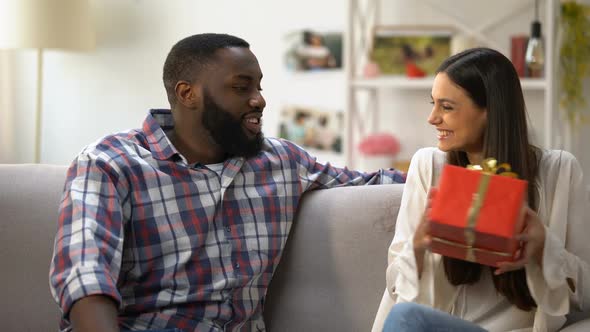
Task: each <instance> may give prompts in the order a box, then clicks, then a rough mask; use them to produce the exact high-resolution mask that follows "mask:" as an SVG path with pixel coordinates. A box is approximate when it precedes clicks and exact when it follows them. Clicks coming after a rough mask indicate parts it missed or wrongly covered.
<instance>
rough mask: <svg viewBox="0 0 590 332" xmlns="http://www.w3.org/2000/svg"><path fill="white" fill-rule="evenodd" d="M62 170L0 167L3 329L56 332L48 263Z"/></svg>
mask: <svg viewBox="0 0 590 332" xmlns="http://www.w3.org/2000/svg"><path fill="white" fill-rule="evenodd" d="M65 176H66V167H65V166H49V165H0V188H2V189H1V190H0V215H1V220H0V246H1V250H0V262H2V273H0V285H2V296H0V312H1V313H2V321H1V323H0V325H1V326H2V330H3V331H56V330H57V328H58V321H59V317H60V313H59V309H58V306H57V305H56V304H55V302H54V301H53V299H52V297H51V294H50V292H49V263H50V259H51V255H52V252H53V240H54V237H55V232H56V229H57V209H58V205H59V201H60V197H61V194H62V189H63V185H64V181H65Z"/></svg>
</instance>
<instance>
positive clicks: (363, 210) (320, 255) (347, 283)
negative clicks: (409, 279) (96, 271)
mask: <svg viewBox="0 0 590 332" xmlns="http://www.w3.org/2000/svg"><path fill="white" fill-rule="evenodd" d="M66 170H67V167H66V166H51V165H1V164H0V266H2V273H0V285H1V287H2V296H1V297H0V326H2V331H8V332H12V331H15V332H16V331H18V332H29V331H31V332H33V331H35V332H37V331H56V330H57V326H58V321H59V317H60V313H59V310H58V307H57V305H56V304H55V302H54V301H53V299H52V297H51V294H50V292H49V280H48V274H49V264H50V259H51V255H52V250H53V241H54V237H55V233H56V229H57V208H58V205H59V202H60V199H61V195H62V191H63V185H64V181H65V176H66ZM402 188H403V186H402V185H388V186H365V187H354V188H336V189H330V190H320V191H316V192H312V193H309V194H307V195H305V197H304V199H303V201H302V203H301V205H300V209H299V212H298V215H297V219H296V221H295V223H294V224H295V226H294V228H293V233H292V234H291V236H290V237H289V241H288V244H287V249H286V251H285V254H284V256H283V259H282V262H281V264H280V265H279V268H278V271H277V273H276V274H275V277H274V278H273V281H272V283H271V289H270V290H269V294H268V300H267V303H266V306H265V307H266V312H265V317H266V320H267V322H268V324H269V328H270V330H271V331H330V330H331V331H368V330H369V329H370V327H371V324H372V321H373V318H374V315H375V312H376V310H377V307H378V305H379V300H380V298H381V294H382V293H383V287H384V285H385V277H384V271H385V267H386V249H387V246H388V245H389V242H390V241H391V239H392V238H393V231H394V229H393V228H394V222H395V216H396V215H397V211H398V208H399V201H400V197H401V192H402ZM336 318H337V319H338V321H334V320H335V319H336ZM324 327H326V328H324ZM328 327H329V328H328Z"/></svg>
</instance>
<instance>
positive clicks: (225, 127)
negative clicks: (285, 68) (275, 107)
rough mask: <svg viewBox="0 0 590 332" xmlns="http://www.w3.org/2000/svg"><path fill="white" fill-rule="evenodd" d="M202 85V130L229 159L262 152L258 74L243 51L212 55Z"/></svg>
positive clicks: (261, 100) (254, 62)
mask: <svg viewBox="0 0 590 332" xmlns="http://www.w3.org/2000/svg"><path fill="white" fill-rule="evenodd" d="M216 55H217V57H216V61H215V62H214V63H213V64H212V67H211V68H210V70H209V71H208V72H209V75H207V78H206V79H205V80H204V81H203V113H202V114H203V116H202V122H203V126H204V127H205V129H206V130H207V131H209V134H210V136H211V138H212V139H213V141H214V142H215V143H216V144H217V145H219V146H220V148H221V149H222V150H223V151H224V152H225V153H227V154H229V155H231V156H240V157H252V156H255V155H256V154H258V152H260V150H261V148H262V143H263V138H264V136H263V134H262V112H263V110H264V107H265V106H266V101H265V100H264V98H263V97H262V94H261V90H262V89H261V87H260V81H261V80H262V72H261V70H260V66H259V65H258V61H257V60H256V57H255V56H254V54H252V52H250V50H249V49H247V48H242V47H231V48H225V49H221V50H219V51H218V52H217V53H216Z"/></svg>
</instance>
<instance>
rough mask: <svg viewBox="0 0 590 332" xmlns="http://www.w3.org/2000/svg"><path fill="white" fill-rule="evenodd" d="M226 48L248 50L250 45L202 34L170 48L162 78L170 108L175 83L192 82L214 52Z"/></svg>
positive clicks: (216, 34)
mask: <svg viewBox="0 0 590 332" xmlns="http://www.w3.org/2000/svg"><path fill="white" fill-rule="evenodd" d="M226 47H246V48H249V47H250V44H248V42H246V41H245V40H243V39H241V38H238V37H236V36H232V35H227V34H218V33H202V34H198V35H193V36H190V37H186V38H184V39H182V40H181V41H179V42H178V43H176V44H175V45H174V46H172V49H171V50H170V52H169V53H168V56H167V57H166V62H164V74H163V77H162V78H163V80H164V87H165V88H166V94H168V101H169V102H170V105H171V106H174V105H175V104H176V93H175V91H174V88H175V87H176V83H177V82H178V81H189V82H190V81H191V80H193V79H194V78H195V76H196V75H198V74H199V72H200V71H201V70H202V69H203V67H204V66H206V65H207V64H208V63H209V62H210V61H211V60H213V59H214V55H215V52H216V51H217V50H219V49H221V48H226Z"/></svg>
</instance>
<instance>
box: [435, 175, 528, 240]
mask: <svg viewBox="0 0 590 332" xmlns="http://www.w3.org/2000/svg"><path fill="white" fill-rule="evenodd" d="M483 176H486V175H485V174H484V173H482V172H479V171H473V170H469V169H466V168H462V167H458V166H454V165H445V167H444V168H443V171H442V173H441V177H440V181H439V185H438V190H437V193H436V196H435V197H434V199H433V201H432V209H431V213H430V219H431V220H432V222H434V223H439V224H442V225H445V226H451V227H453V228H465V227H466V225H467V219H468V218H467V215H468V212H469V209H470V207H471V206H472V205H473V203H474V200H475V195H477V193H478V190H479V185H480V181H481V179H482V177H483ZM489 176H491V178H490V181H489V184H488V187H487V190H485V194H484V197H483V200H482V204H481V208H480V210H479V214H478V215H477V218H476V219H475V231H476V232H478V233H487V234H493V235H495V236H500V237H504V238H512V237H513V236H514V235H515V233H516V232H517V231H519V229H518V228H519V227H520V225H519V223H518V221H519V219H521V218H520V216H521V213H522V206H523V203H524V201H525V197H526V192H527V185H528V184H527V181H524V180H519V179H515V178H510V177H506V176H501V175H489ZM451 237H453V238H454V239H455V240H461V239H463V233H462V232H457V234H454V236H451Z"/></svg>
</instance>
